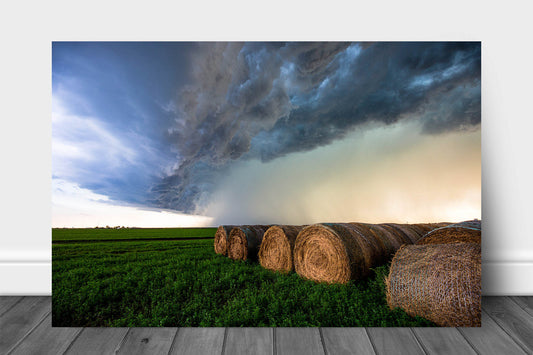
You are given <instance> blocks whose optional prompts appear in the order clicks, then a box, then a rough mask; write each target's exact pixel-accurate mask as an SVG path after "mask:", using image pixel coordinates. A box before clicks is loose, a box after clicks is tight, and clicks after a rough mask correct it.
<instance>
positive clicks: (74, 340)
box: [62, 328, 85, 355]
mask: <svg viewBox="0 0 533 355" xmlns="http://www.w3.org/2000/svg"><path fill="white" fill-rule="evenodd" d="M84 330H85V328H82V329H81V330H80V331H79V332H78V334H76V336H75V337H74V339H72V341H71V342H70V344H69V345H68V346H67V348H66V349H65V351H64V352H63V354H62V355H65V354H66V353H68V352H69V350H70V349H71V348H72V345H74V343H75V342H76V340H78V338H79V337H80V335H81V333H83V331H84Z"/></svg>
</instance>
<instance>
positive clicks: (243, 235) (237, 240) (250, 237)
mask: <svg viewBox="0 0 533 355" xmlns="http://www.w3.org/2000/svg"><path fill="white" fill-rule="evenodd" d="M268 228H270V226H265V225H252V226H238V227H235V228H233V229H232V230H231V232H230V235H229V246H228V256H229V257H230V258H231V259H233V260H257V253H258V252H259V248H260V247H261V241H262V240H263V235H264V234H265V232H266V230H267V229H268Z"/></svg>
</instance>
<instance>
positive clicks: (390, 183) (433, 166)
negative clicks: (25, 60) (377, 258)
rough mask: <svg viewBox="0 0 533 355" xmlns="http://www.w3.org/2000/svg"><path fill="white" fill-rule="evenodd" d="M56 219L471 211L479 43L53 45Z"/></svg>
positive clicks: (386, 217) (298, 220)
mask: <svg viewBox="0 0 533 355" xmlns="http://www.w3.org/2000/svg"><path fill="white" fill-rule="evenodd" d="M52 101H53V108H52V185H53V191H52V205H53V226H54V227H64V226H88V227H91V226H95V225H101V226H102V225H129V226H153V227H156V226H160V227H162V226H201V225H216V224H245V223H246V224H254V223H258V224H260V223H264V224H272V223H287V224H307V223H314V222H324V221H331V222H334V221H339V222H340V221H363V222H372V223H375V222H424V221H445V220H447V221H459V220H467V219H472V218H480V217H481V44H480V43H479V42H475V43H471V42H461V43H451V42H414V43H408V42H393V43H387V42H376V43H367V42H363V43H334V42H321V43H314V42H305V43H278V42H271V43H260V42H252V43H236V42H232V43H210V42H205V43H193V42H187V43H172V42H156V43H148V42H145V43H135V42H124V43H113V42H102V43H89V42H78V43H69V42H55V43H53V46H52Z"/></svg>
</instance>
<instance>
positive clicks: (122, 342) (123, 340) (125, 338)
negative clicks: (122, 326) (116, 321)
mask: <svg viewBox="0 0 533 355" xmlns="http://www.w3.org/2000/svg"><path fill="white" fill-rule="evenodd" d="M130 331H131V328H128V330H127V331H126V334H124V337H123V338H122V340H121V341H120V342H119V343H118V344H117V348H116V349H115V352H114V353H115V354H118V353H119V352H120V348H122V346H123V345H124V344H125V343H126V340H127V339H128V337H129V335H130Z"/></svg>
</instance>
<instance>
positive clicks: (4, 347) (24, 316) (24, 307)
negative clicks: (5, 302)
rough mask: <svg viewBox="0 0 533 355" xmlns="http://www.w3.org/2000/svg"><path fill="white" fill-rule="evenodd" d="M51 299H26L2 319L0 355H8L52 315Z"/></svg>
mask: <svg viewBox="0 0 533 355" xmlns="http://www.w3.org/2000/svg"><path fill="white" fill-rule="evenodd" d="M50 308H51V303H50V297H24V298H23V299H22V300H21V301H20V302H19V303H17V304H16V305H14V306H13V307H11V309H9V310H8V311H7V312H5V313H4V315H2V317H0V329H1V330H2V336H0V354H6V353H7V352H8V351H9V350H10V349H11V348H13V347H14V346H15V345H16V344H17V343H18V342H19V341H20V340H22V339H23V338H24V337H25V336H26V335H27V334H28V333H29V332H30V331H31V330H32V329H33V328H35V327H36V326H37V325H38V324H39V323H40V322H41V321H42V320H43V318H44V317H46V315H47V314H49V313H50Z"/></svg>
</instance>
